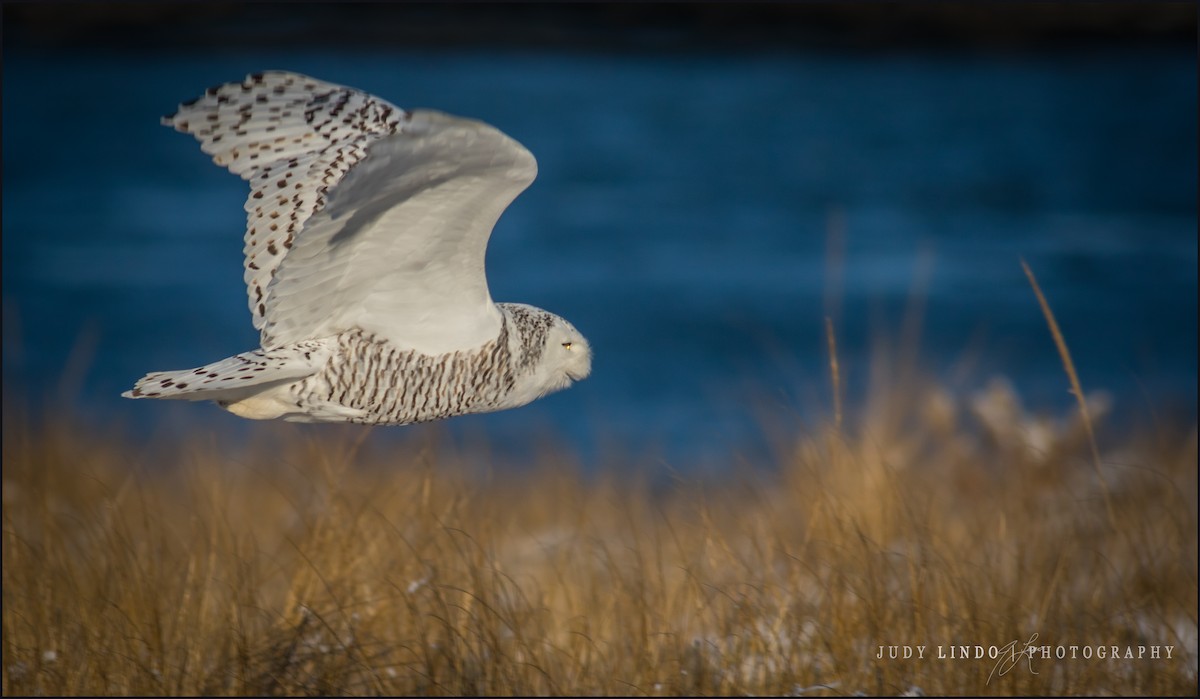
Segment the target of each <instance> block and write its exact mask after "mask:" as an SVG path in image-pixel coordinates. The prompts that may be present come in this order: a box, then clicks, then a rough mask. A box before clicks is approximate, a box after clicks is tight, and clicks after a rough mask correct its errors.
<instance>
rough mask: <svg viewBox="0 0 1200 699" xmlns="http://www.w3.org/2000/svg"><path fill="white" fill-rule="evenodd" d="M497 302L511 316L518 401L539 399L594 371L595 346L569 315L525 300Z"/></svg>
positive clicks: (516, 397) (508, 317) (511, 337)
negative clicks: (556, 312)
mask: <svg viewBox="0 0 1200 699" xmlns="http://www.w3.org/2000/svg"><path fill="white" fill-rule="evenodd" d="M497 305H498V306H499V307H500V309H501V311H502V312H503V313H504V314H505V316H507V321H508V324H509V337H510V342H512V343H513V344H512V347H513V357H514V359H515V367H514V368H515V369H516V374H517V381H518V386H517V388H516V390H515V391H514V395H513V399H514V401H524V402H528V401H531V400H535V399H537V398H540V397H542V396H544V395H546V394H547V393H553V392H555V391H560V390H562V389H564V388H566V387H568V386H570V385H571V384H572V383H574V382H576V381H581V380H583V379H585V378H587V376H588V374H590V373H592V348H591V346H590V345H589V344H588V341H587V340H586V339H585V338H584V337H583V335H582V334H581V333H580V332H579V331H578V330H576V329H575V326H574V325H571V323H569V322H568V321H567V320H566V319H564V318H562V317H561V316H557V315H554V314H553V313H550V312H549V311H544V310H542V309H540V308H535V307H533V306H527V305H525V304H517V303H502V304H497Z"/></svg>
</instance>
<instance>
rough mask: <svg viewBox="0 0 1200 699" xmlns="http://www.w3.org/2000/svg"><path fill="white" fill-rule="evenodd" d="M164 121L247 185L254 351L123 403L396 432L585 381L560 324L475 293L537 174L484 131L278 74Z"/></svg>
mask: <svg viewBox="0 0 1200 699" xmlns="http://www.w3.org/2000/svg"><path fill="white" fill-rule="evenodd" d="M164 123H168V124H170V125H173V126H175V128H177V129H179V130H181V131H185V132H188V133H192V134H193V135H195V136H196V138H197V139H198V140H200V142H201V147H202V149H203V150H204V151H205V152H207V153H209V154H211V155H212V156H213V159H214V160H215V161H216V162H217V163H218V164H221V165H225V166H226V167H228V168H229V169H230V170H231V171H232V172H234V173H236V174H239V175H241V176H242V177H243V178H244V179H247V180H249V181H250V182H251V195H250V198H249V199H247V203H246V211H247V214H248V219H249V220H248V224H247V231H246V238H245V253H246V273H245V280H246V283H247V289H248V291H249V301H250V310H251V316H252V319H253V322H254V325H255V327H256V328H258V329H259V330H260V332H261V340H262V343H261V344H262V346H261V348H259V349H257V350H254V351H251V352H246V353H243V354H239V355H235V356H233V357H230V358H228V359H224V360H221V361H219V362H215V363H213V364H209V365H206V366H203V367H199V368H196V369H189V370H183V371H171V372H156V373H152V374H148V375H147V376H145V377H143V378H142V379H141V380H139V381H138V382H137V384H136V385H135V387H134V388H133V390H132V391H127V392H125V393H124V394H123V395H124V396H126V397H128V398H160V399H182V400H211V401H214V402H216V403H217V404H218V405H220V406H221V407H224V408H225V409H227V410H229V411H230V412H232V413H234V414H236V415H240V416H242V417H247V418H253V419H273V418H282V419H285V420H292V421H297V422H356V423H364V424H387V425H396V424H408V423H413V422H424V421H428V420H436V419H441V418H446V417H450V416H454V415H462V414H467V413H480V412H490V411H494V410H503V409H506V408H512V407H517V406H520V405H524V404H526V403H528V402H530V401H532V400H535V399H537V398H539V397H541V396H543V395H545V394H547V393H550V392H552V391H556V390H559V389H562V388H565V387H567V386H569V385H570V384H571V383H572V382H573V381H577V380H580V379H583V378H584V377H586V376H587V375H588V374H589V373H590V371H591V350H590V348H589V347H588V344H587V341H586V340H585V339H584V338H583V337H582V335H580V334H579V332H578V331H577V330H575V328H574V326H572V325H571V324H570V323H568V322H567V321H566V320H564V319H562V318H560V317H558V316H556V315H554V314H552V313H549V312H547V311H543V310H541V309H538V308H534V307H532V306H526V305H523V304H496V303H493V302H492V300H491V297H490V295H489V294H488V290H487V280H486V277H485V275H484V267H483V258H484V252H485V250H486V246H487V239H488V237H489V235H490V233H491V229H492V226H493V225H494V224H495V222H496V219H497V218H498V217H499V215H500V213H501V212H502V211H503V210H504V208H505V207H506V206H507V205H508V204H509V203H510V202H511V201H512V199H513V198H514V197H516V196H517V194H519V193H520V192H521V191H522V190H523V189H525V187H527V186H528V185H529V183H530V182H532V181H533V178H534V176H535V175H536V172H537V166H536V162H535V161H534V160H533V156H532V155H530V154H529V152H528V151H526V150H525V149H524V148H523V147H521V145H520V144H518V143H516V142H515V141H513V140H512V139H510V138H508V137H507V136H505V135H504V134H502V133H501V132H499V131H497V130H496V129H494V128H492V127H490V126H488V125H486V124H482V123H480V122H477V121H472V120H467V119H460V118H457V117H451V116H449V115H445V114H441V113H439V112H431V111H414V112H405V111H403V110H400V109H398V108H396V107H394V106H392V105H390V104H388V103H387V102H384V101H382V100H379V99H377V98H374V97H371V96H370V95H367V94H366V93H362V92H359V91H357V90H352V89H350V88H345V87H341V86H338V85H332V84H330V83H323V82H321V81H317V80H314V79H312V78H308V77H305V76H302V75H297V74H294V73H282V72H272V73H264V74H259V75H252V76H249V77H248V78H247V79H246V80H245V81H244V82H242V83H229V84H226V85H223V86H220V87H217V88H212V89H210V90H209V91H208V92H207V93H206V94H205V96H203V97H201V98H199V99H198V100H195V101H193V102H192V103H188V104H185V105H183V106H181V108H180V110H179V112H177V113H176V114H175V115H173V116H171V117H167V118H166V119H165V120H164Z"/></svg>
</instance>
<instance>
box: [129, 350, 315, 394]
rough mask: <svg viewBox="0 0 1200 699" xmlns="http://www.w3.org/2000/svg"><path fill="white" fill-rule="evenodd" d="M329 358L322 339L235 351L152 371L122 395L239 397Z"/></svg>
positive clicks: (311, 370)
mask: <svg viewBox="0 0 1200 699" xmlns="http://www.w3.org/2000/svg"><path fill="white" fill-rule="evenodd" d="M328 359H329V351H328V349H326V348H325V347H324V345H323V344H322V343H318V342H307V343H301V344H299V345H292V346H289V347H281V348H276V349H271V350H254V351H252V352H244V353H242V354H236V355H234V356H232V357H229V358H228V359H222V360H221V361H219V362H213V363H212V364H206V365H204V366H202V367H199V368H197V369H184V370H182V371H156V372H153V373H150V374H146V375H145V376H143V377H142V378H141V379H138V382H137V383H136V384H134V386H133V390H131V391H125V392H124V393H122V394H121V395H122V396H124V397H125V398H158V399H174V400H215V401H218V402H221V403H231V402H236V401H240V400H242V399H244V398H246V397H248V396H252V395H255V394H258V393H261V392H262V391H264V390H266V389H268V388H271V387H272V386H275V385H279V384H282V383H288V382H292V381H296V380H298V379H302V378H304V377H306V376H310V375H312V374H314V373H316V372H317V371H319V370H320V369H321V367H322V366H323V365H324V364H325V362H326V361H328Z"/></svg>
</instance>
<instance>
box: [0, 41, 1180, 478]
mask: <svg viewBox="0 0 1200 699" xmlns="http://www.w3.org/2000/svg"><path fill="white" fill-rule="evenodd" d="M270 68H284V69H291V70H297V71H301V72H306V73H309V74H311V75H314V76H316V77H319V78H322V79H325V80H330V81H334V82H341V83H345V84H349V85H353V86H355V87H359V88H362V89H365V90H368V91H371V92H374V93H376V94H378V95H381V96H383V97H385V98H387V99H389V100H390V101H392V102H394V103H396V104H398V105H400V106H402V107H431V108H437V109H441V110H443V111H447V112H451V113H455V114H460V115H465V116H471V117H474V118H478V119H481V120H484V121H487V122H489V123H491V124H494V125H495V126H497V127H499V128H500V129H502V130H503V131H505V132H507V133H508V134H510V135H511V136H513V137H514V138H516V139H517V140H519V141H521V142H522V143H524V144H525V145H526V146H527V147H528V148H529V149H530V150H531V151H532V152H533V153H534V154H535V156H536V157H537V158H538V161H539V168H540V174H539V177H538V180H537V181H536V182H535V183H534V185H533V186H532V187H531V188H530V189H529V190H528V191H527V192H526V193H524V194H523V195H522V196H521V197H519V198H518V200H517V201H516V202H515V203H514V204H513V205H512V207H510V209H509V210H508V211H507V213H506V214H505V215H504V217H503V218H502V219H501V221H500V223H499V225H498V226H497V227H496V230H495V233H494V235H493V238H492V242H491V246H490V248H489V253H488V269H489V281H490V285H491V290H492V296H493V297H494V298H495V299H497V300H501V301H519V302H526V303H532V304H534V305H538V306H541V307H544V308H546V309H549V310H551V311H554V312H556V313H559V314H561V315H563V316H565V317H566V318H568V319H570V320H571V321H572V322H573V323H574V324H575V325H576V326H577V327H578V328H579V329H580V330H581V331H582V332H583V333H584V334H585V335H587V336H588V338H589V339H590V341H591V343H592V345H593V348H594V351H595V365H594V372H593V375H592V377H591V378H589V379H588V380H587V381H585V382H583V383H582V384H579V385H577V386H575V387H574V388H572V389H570V390H569V391H566V392H563V393H561V394H557V395H554V396H551V397H548V398H546V399H543V400H541V401H539V402H537V403H535V404H533V405H530V406H528V407H526V408H522V409H520V410H515V411H509V412H506V413H500V414H496V415H490V416H471V417H466V418H459V419H456V420H453V421H450V423H447V424H448V425H449V426H450V428H451V429H453V430H459V431H461V434H472V435H474V434H482V435H484V436H486V437H488V438H489V439H492V440H493V441H495V442H497V443H498V444H501V445H505V444H507V445H509V446H510V447H514V448H519V447H520V446H521V445H528V444H531V443H534V442H536V441H539V440H540V439H542V438H544V437H545V436H546V435H552V436H555V437H556V438H557V439H558V440H560V441H561V442H563V443H565V444H566V445H567V446H570V447H572V448H574V449H577V450H578V451H579V452H580V453H581V454H583V455H584V458H585V460H586V459H589V458H601V457H602V456H603V454H604V453H609V452H612V451H616V452H621V451H628V450H632V451H635V452H642V453H644V452H645V451H650V452H652V453H654V454H658V455H660V456H661V457H662V458H663V459H664V460H666V461H667V462H668V463H671V464H674V465H678V466H687V465H689V464H693V463H726V462H729V461H730V460H731V459H736V458H737V455H746V454H755V453H758V452H760V451H761V450H762V449H764V448H765V444H766V443H767V438H766V437H765V436H764V435H763V434H762V430H761V423H762V422H763V420H762V412H763V411H766V412H768V413H771V414H772V415H774V416H779V415H785V416H786V415H792V414H794V415H795V420H796V421H797V422H798V423H800V422H808V421H812V420H817V419H819V418H820V417H821V416H822V415H827V414H828V413H829V411H830V409H829V407H828V406H829V390H828V387H827V385H828V371H827V366H828V364H827V357H826V354H825V347H826V345H825V335H824V320H823V319H824V317H825V315H827V314H831V315H833V316H834V317H835V319H836V321H837V332H838V346H839V353H840V355H841V367H842V370H843V371H844V372H845V375H846V379H847V381H848V383H849V395H850V398H851V399H852V400H853V399H854V397H855V396H861V394H862V393H863V392H864V391H865V390H867V388H868V386H867V379H868V373H869V366H868V365H869V360H870V356H871V352H872V349H879V348H880V347H881V345H880V342H879V340H878V335H879V334H880V333H886V334H888V335H889V336H890V337H892V338H893V340H894V341H897V342H898V340H896V338H897V337H898V334H899V333H900V329H901V327H902V326H903V323H904V318H905V316H906V308H909V307H910V305H911V303H910V296H913V295H914V293H915V295H916V297H917V298H918V300H919V303H918V304H916V305H917V307H919V308H920V309H921V310H922V313H921V318H922V320H923V323H922V325H921V332H920V335H919V337H920V341H921V345H920V349H919V351H918V352H917V356H918V359H919V362H920V366H921V368H922V370H923V371H924V372H926V373H928V374H929V375H931V376H934V377H937V378H939V379H940V380H943V381H946V382H947V383H948V384H950V385H952V386H954V387H956V390H960V391H963V392H968V391H970V390H972V388H973V387H976V386H979V385H981V384H983V383H985V382H986V381H987V379H988V378H990V377H991V376H993V375H995V374H1004V375H1006V376H1008V377H1010V378H1011V379H1012V380H1013V381H1014V383H1015V384H1016V386H1017V388H1018V391H1019V392H1020V393H1021V395H1022V397H1023V398H1024V399H1025V401H1026V402H1027V403H1028V404H1030V405H1032V406H1033V407H1034V408H1037V409H1040V410H1046V411H1052V412H1053V411H1061V410H1063V409H1065V407H1066V406H1067V405H1068V404H1069V401H1070V397H1069V396H1068V395H1067V393H1066V380H1065V378H1064V376H1063V372H1062V367H1061V363H1060V361H1059V358H1058V356H1057V354H1056V353H1055V350H1054V346H1053V343H1052V341H1051V339H1050V336H1049V334H1048V332H1047V330H1046V327H1045V322H1044V320H1043V318H1042V315H1041V312H1040V310H1039V308H1038V306H1037V304H1036V301H1035V299H1034V296H1033V294H1032V292H1031V290H1030V288H1029V285H1028V282H1027V281H1026V279H1025V276H1024V274H1023V272H1022V270H1021V267H1020V262H1019V260H1020V259H1021V258H1022V257H1023V258H1024V259H1025V260H1027V261H1028V263H1029V265H1030V266H1031V268H1032V269H1033V270H1034V272H1035V273H1036V274H1037V275H1038V277H1039V280H1040V282H1041V284H1042V286H1043V289H1044V291H1045V292H1046V294H1047V296H1048V298H1049V300H1050V302H1051V304H1052V305H1053V307H1054V310H1055V312H1056V314H1057V316H1058V318H1059V322H1060V323H1061V325H1062V328H1063V332H1064V333H1065V335H1066V338H1067V341H1068V342H1069V343H1070V346H1071V349H1072V351H1073V353H1074V357H1075V360H1076V363H1077V365H1078V368H1079V372H1080V376H1081V379H1082V380H1083V382H1084V384H1085V388H1105V389H1107V390H1109V391H1111V392H1112V393H1113V394H1114V396H1115V397H1116V403H1117V409H1118V411H1119V412H1120V411H1124V412H1123V414H1124V415H1128V416H1134V417H1138V416H1142V415H1145V414H1148V413H1149V412H1150V411H1151V409H1153V410H1155V411H1162V410H1166V409H1168V408H1169V409H1171V410H1175V411H1182V413H1183V414H1184V416H1185V417H1187V418H1190V419H1194V416H1195V412H1196V379H1197V376H1196V350H1197V326H1196V312H1197V308H1196V306H1197V273H1196V264H1197V239H1196V213H1197V212H1196V191H1197V160H1196V158H1197V155H1196V154H1197V142H1196V123H1197V104H1196V90H1195V86H1196V65H1195V56H1194V55H1193V53H1192V52H1191V51H1190V50H1184V49H1179V50H1165V49H1164V50H1150V49H1145V48H1143V49H1126V50H1110V51H1098V50H1088V51H1084V50H1079V51H1075V52H1071V51H1063V52H1042V53H1030V54H1019V53H1018V54H1005V55H972V54H957V53H924V54H922V53H896V54H876V55H870V56H859V55H854V54H840V53H828V54H821V53H817V54H808V53H776V52H768V53H762V54H723V55H703V54H688V55H679V56H669V55H637V56H628V55H625V56H619V55H603V54H590V55H589V54H571V53H520V52H511V51H495V52H481V51H473V52H472V51H457V52H447V51H440V52H432V53H423V54H417V53H406V52H403V51H396V52H379V51H374V52H363V53H346V52H338V53H332V52H331V53H320V52H296V51H290V52H289V51H270V52H267V51H264V52H259V53H246V52H237V51H230V52H225V53H213V54H206V55H200V54H170V53H160V54H155V55H153V56H150V57H148V56H146V55H141V54H130V55H121V54H99V55H98V54H94V53H89V54H85V53H76V54H72V53H70V52H57V53H39V52H37V51H34V50H32V49H30V50H9V49H7V48H6V50H5V54H4V87H3V90H4V94H3V97H4V100H3V127H4V129H3V146H4V153H3V166H4V170H3V175H4V181H3V252H4V255H3V273H4V274H3V295H4V387H5V395H6V397H10V396H13V395H21V396H24V397H25V399H28V400H33V401H40V400H42V399H45V398H49V397H58V396H64V397H65V400H68V401H69V402H70V403H71V404H72V405H73V407H75V408H76V409H77V410H78V411H79V412H81V413H82V414H84V415H85V416H92V418H93V419H95V420H96V421H97V423H98V424H104V423H105V421H120V422H122V424H127V425H132V426H134V429H135V430H146V431H155V430H157V432H155V433H156V434H161V433H162V431H163V430H167V431H168V432H169V431H170V430H185V429H194V428H195V426H196V425H201V424H202V425H204V426H205V429H211V430H214V431H216V432H218V433H226V432H227V433H229V434H239V435H244V434H253V430H255V429H257V426H256V425H255V424H254V423H246V422H243V421H239V419H238V418H235V417H233V416H230V415H227V414H225V413H223V412H222V411H219V410H218V409H216V408H215V407H211V406H206V405H200V404H175V403H170V404H164V403H152V402H148V401H138V402H133V401H125V400H123V399H121V398H119V397H118V394H119V393H120V391H122V390H124V389H126V388H128V387H129V386H130V385H131V384H132V382H133V381H134V380H135V379H137V378H138V377H140V376H141V375H142V374H143V373H144V372H146V371H149V370H161V369H177V368H188V367H192V366H196V365H199V364H203V363H206V362H208V361H212V360H215V359H219V358H222V357H225V356H227V355H229V354H232V353H236V352H239V351H244V350H246V349H249V348H252V347H255V346H256V345H257V336H256V333H255V332H254V331H253V329H252V328H251V326H250V322H249V315H248V312H247V310H246V303H245V296H244V294H245V291H244V287H243V286H242V282H241V276H242V267H241V258H240V255H241V236H242V231H243V230H244V227H243V226H244V218H243V213H242V209H241V205H242V203H243V201H244V199H245V195H246V191H247V190H246V185H245V184H244V183H243V182H242V181H241V180H239V179H238V178H236V177H234V176H232V175H230V174H228V173H227V172H225V171H223V170H222V169H220V168H218V167H216V166H215V165H212V164H211V162H210V161H209V160H208V158H207V157H206V156H204V155H203V154H202V153H201V152H200V150H199V148H198V147H197V144H196V143H195V142H194V141H193V140H192V139H191V138H189V137H187V136H184V135H182V134H178V133H175V132H173V131H171V130H169V129H167V128H164V127H161V126H159V125H158V118H159V116H160V115H162V114H165V113H167V112H170V111H172V110H173V109H174V107H175V105H176V103H177V102H179V101H182V100H186V99H189V98H191V97H194V96H196V95H198V94H200V92H201V91H202V90H203V89H204V88H205V87H207V86H209V85H213V84H218V83H221V82H224V81H227V80H234V79H240V78H241V77H242V76H243V75H245V74H246V73H248V72H254V71H258V70H263V69H270ZM831 232H840V234H836V235H834V234H831ZM837 250H840V251H841V253H840V255H838V254H832V253H831V251H837ZM839 259H840V260H841V262H840V263H837V264H835V263H832V262H831V260H839ZM891 354H893V355H897V354H898V352H897V351H892V352H891ZM964 366H967V367H968V369H967V370H966V371H965V372H964V370H963V367H964ZM391 429H398V430H420V429H426V428H424V427H414V428H391Z"/></svg>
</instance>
